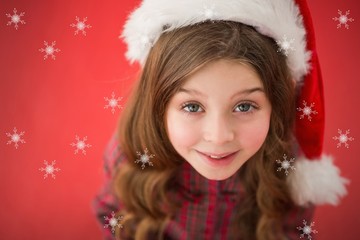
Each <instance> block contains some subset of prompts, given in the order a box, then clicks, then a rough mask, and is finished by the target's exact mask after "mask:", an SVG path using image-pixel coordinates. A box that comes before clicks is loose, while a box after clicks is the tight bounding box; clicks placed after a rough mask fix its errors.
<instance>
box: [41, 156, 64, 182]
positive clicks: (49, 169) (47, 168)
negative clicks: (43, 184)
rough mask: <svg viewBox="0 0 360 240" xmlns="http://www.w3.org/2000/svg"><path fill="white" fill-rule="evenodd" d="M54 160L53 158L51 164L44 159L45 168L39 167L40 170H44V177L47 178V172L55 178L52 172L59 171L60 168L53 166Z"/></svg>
mask: <svg viewBox="0 0 360 240" xmlns="http://www.w3.org/2000/svg"><path fill="white" fill-rule="evenodd" d="M55 162H56V161H55V160H54V161H52V162H51V164H49V163H48V162H47V161H46V160H44V164H45V168H39V170H40V171H42V172H43V171H45V174H44V179H45V178H47V176H48V175H49V174H51V176H52V178H53V179H55V174H54V172H58V171H60V168H54V165H55Z"/></svg>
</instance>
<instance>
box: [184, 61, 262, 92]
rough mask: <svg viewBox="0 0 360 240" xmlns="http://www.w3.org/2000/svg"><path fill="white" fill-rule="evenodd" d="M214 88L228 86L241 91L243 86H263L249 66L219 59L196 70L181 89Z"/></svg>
mask: <svg viewBox="0 0 360 240" xmlns="http://www.w3.org/2000/svg"><path fill="white" fill-rule="evenodd" d="M214 86H216V87H219V89H221V88H224V87H229V86H231V87H232V88H236V89H241V88H243V87H244V86H245V87H246V86H251V87H263V84H262V81H261V79H260V77H259V75H258V74H257V72H256V71H255V69H254V68H253V67H252V66H251V65H250V64H246V63H242V62H239V61H230V60H224V59H221V60H216V61H213V62H209V63H207V64H205V65H204V66H202V67H201V68H199V69H197V70H196V71H195V72H193V73H192V74H191V75H189V77H188V78H187V79H186V80H185V82H184V84H183V85H182V88H187V87H196V88H201V89H206V88H211V87H214Z"/></svg>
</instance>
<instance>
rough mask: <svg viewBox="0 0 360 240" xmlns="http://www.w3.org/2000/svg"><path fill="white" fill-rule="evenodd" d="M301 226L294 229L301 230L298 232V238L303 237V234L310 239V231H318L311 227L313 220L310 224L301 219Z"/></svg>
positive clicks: (313, 223)
mask: <svg viewBox="0 0 360 240" xmlns="http://www.w3.org/2000/svg"><path fill="white" fill-rule="evenodd" d="M303 224H304V226H303V227H297V228H296V229H298V230H300V231H302V233H301V234H300V238H303V237H304V236H305V235H307V239H312V237H311V234H312V233H318V231H316V230H315V229H312V227H313V226H314V225H315V222H312V223H311V224H310V226H308V225H307V222H306V221H305V220H303Z"/></svg>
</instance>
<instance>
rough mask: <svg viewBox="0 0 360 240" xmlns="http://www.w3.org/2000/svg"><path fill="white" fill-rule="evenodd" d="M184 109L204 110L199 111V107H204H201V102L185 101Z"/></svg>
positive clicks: (192, 110)
mask: <svg viewBox="0 0 360 240" xmlns="http://www.w3.org/2000/svg"><path fill="white" fill-rule="evenodd" d="M182 109H184V110H185V111H186V112H203V111H199V109H201V110H202V108H201V107H200V105H199V104H196V103H185V104H184V105H183V106H182Z"/></svg>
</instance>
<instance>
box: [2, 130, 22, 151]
mask: <svg viewBox="0 0 360 240" xmlns="http://www.w3.org/2000/svg"><path fill="white" fill-rule="evenodd" d="M24 133H25V132H20V133H18V132H17V129H16V127H14V129H13V133H12V134H11V133H6V136H8V137H9V138H10V140H9V141H8V142H7V143H6V144H11V143H14V146H15V148H16V149H17V148H18V147H19V143H25V140H24V139H22V138H21V137H22V136H24Z"/></svg>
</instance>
